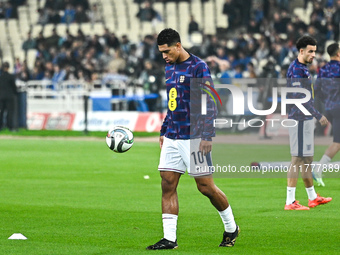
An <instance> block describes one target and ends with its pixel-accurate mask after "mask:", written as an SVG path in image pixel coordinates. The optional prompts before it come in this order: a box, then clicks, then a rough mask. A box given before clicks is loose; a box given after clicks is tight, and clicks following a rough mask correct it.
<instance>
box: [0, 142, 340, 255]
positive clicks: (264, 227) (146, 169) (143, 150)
mask: <svg viewBox="0 0 340 255" xmlns="http://www.w3.org/2000/svg"><path fill="white" fill-rule="evenodd" d="M324 149H325V147H324V146H316V158H319V157H320V156H321V155H322V153H323V151H324ZM287 150H288V147H287V146H280V145H270V146H268V145H261V146H260V145H226V146H225V151H226V154H225V157H227V158H230V159H232V160H233V161H234V162H236V163H237V164H247V165H248V164H249V163H250V162H251V161H253V160H257V161H271V160H289V154H288V153H287ZM278 155H282V156H280V157H281V158H278ZM287 156H288V158H287ZM338 158H339V157H338ZM158 159H159V147H158V144H157V143H151V142H150V143H146V142H145V143H144V142H143V143H142V142H140V143H138V142H136V143H135V144H134V146H133V147H132V149H131V150H130V151H129V152H127V153H124V154H117V153H113V152H111V151H110V150H109V149H108V148H107V146H106V144H105V139H104V138H103V140H102V141H74V140H72V141H70V140H49V139H20V138H15V139H1V140H0V254H6V255H10V254H13V255H21V254H25V255H30V254H32V255H33V254H34V255H40V254H41V255H48V254H61V255H65V254H71V255H74V254H82V255H84V254H156V253H157V254H160V253H162V254H339V253H338V252H339V249H340V246H339V240H340V231H339V230H340V223H339V222H340V214H339V211H340V202H339V201H340V200H339V197H340V185H339V179H335V178H333V179H326V180H325V183H326V187H324V188H320V187H316V189H317V192H320V193H321V195H325V196H331V197H333V201H332V202H331V203H330V204H327V205H323V206H319V207H316V208H313V209H311V210H310V211H284V210H283V207H284V203H285V196H286V180H285V179H284V178H276V179H274V178H273V179H269V178H262V179H261V178H254V179H251V178H243V179H238V178H216V179H215V182H216V183H217V185H218V186H219V187H220V188H221V189H222V190H223V191H224V192H225V193H226V194H227V196H228V199H229V202H230V204H231V205H232V208H233V212H234V215H235V218H236V221H237V223H238V224H239V226H240V228H241V233H240V236H239V238H238V239H237V242H236V245H235V247H232V248H219V247H218V245H219V243H220V241H221V238H222V232H223V225H222V222H221V220H220V217H219V215H218V213H217V212H216V210H215V209H214V208H213V207H212V206H211V204H210V203H209V201H208V199H207V198H205V197H203V196H202V195H201V194H200V193H199V192H198V191H197V189H196V187H195V183H194V180H193V179H192V178H190V177H188V175H184V176H183V177H182V178H181V181H180V184H179V188H178V193H179V203H180V214H179V221H178V243H179V248H178V249H177V250H175V251H162V252H155V251H146V250H145V247H146V246H148V245H150V244H153V243H154V242H156V241H158V240H159V239H160V238H161V237H162V222H161V206H160V203H161V190H160V177H159V173H158V171H157V165H158ZM145 175H149V176H150V179H144V176H145ZM297 198H298V199H299V200H300V203H301V204H303V205H306V204H307V195H306V192H305V189H304V187H303V183H302V181H301V180H299V183H298V188H297ZM13 233H22V234H23V235H25V236H26V237H27V238H28V239H27V240H8V237H9V236H10V235H12V234H13Z"/></svg>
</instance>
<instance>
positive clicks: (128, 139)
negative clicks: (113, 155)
mask: <svg viewBox="0 0 340 255" xmlns="http://www.w3.org/2000/svg"><path fill="white" fill-rule="evenodd" d="M106 144H107V146H109V148H110V149H111V150H113V151H114V152H119V153H122V152H126V151H128V150H129V149H130V148H131V147H132V145H133V133H132V131H131V130H130V129H128V128H127V127H123V126H115V127H113V128H112V129H110V130H109V132H108V133H107V135H106Z"/></svg>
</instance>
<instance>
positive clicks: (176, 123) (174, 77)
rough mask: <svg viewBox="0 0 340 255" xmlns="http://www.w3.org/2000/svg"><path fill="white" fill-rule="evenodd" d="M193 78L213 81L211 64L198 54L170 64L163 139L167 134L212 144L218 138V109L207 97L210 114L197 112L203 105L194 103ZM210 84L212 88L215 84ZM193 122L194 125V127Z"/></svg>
mask: <svg viewBox="0 0 340 255" xmlns="http://www.w3.org/2000/svg"><path fill="white" fill-rule="evenodd" d="M194 78H198V79H194ZM193 79H194V80H195V81H196V80H200V79H202V80H205V79H207V80H209V81H211V75H210V70H209V68H208V66H207V64H206V63H205V62H204V61H203V60H201V59H200V58H198V57H196V56H195V55H192V54H190V57H189V58H188V59H187V60H185V61H183V62H181V63H174V64H169V63H167V64H166V66H165V81H166V90H167V99H168V111H167V114H166V117H165V119H164V122H163V125H162V128H161V131H160V135H161V136H163V135H165V137H167V138H170V139H195V138H202V139H203V140H207V141H211V138H212V137H214V136H215V128H214V126H213V121H214V119H215V118H216V106H215V104H214V102H213V100H212V98H211V97H210V96H209V95H207V114H206V115H203V116H202V115H201V114H200V109H197V108H200V104H199V102H191V101H190V87H191V86H190V82H191V81H192V80H193ZM209 84H210V85H211V86H212V82H210V83H209ZM203 93H204V92H203ZM195 101H197V100H195ZM190 109H191V111H190ZM190 119H191V121H192V123H194V125H193V126H192V127H190Z"/></svg>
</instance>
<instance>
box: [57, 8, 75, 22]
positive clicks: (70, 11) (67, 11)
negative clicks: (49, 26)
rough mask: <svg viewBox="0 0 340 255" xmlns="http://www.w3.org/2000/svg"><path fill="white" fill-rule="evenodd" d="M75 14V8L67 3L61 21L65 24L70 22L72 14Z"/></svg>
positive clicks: (72, 17) (72, 18) (72, 20)
mask: <svg viewBox="0 0 340 255" xmlns="http://www.w3.org/2000/svg"><path fill="white" fill-rule="evenodd" d="M75 14H76V10H75V9H74V7H73V6H72V5H71V4H67V6H66V9H65V12H64V16H63V17H62V19H61V21H62V22H63V23H66V24H68V25H69V24H71V23H73V22H74V16H75Z"/></svg>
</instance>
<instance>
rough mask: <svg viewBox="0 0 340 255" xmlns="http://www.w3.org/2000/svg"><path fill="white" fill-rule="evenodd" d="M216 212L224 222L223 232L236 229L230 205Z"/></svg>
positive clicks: (230, 231)
mask: <svg viewBox="0 0 340 255" xmlns="http://www.w3.org/2000/svg"><path fill="white" fill-rule="evenodd" d="M218 213H219V214H220V216H221V219H222V222H223V224H224V230H225V232H228V233H234V232H235V230H236V223H235V219H234V215H233V211H232V210H231V207H230V205H229V206H228V208H227V209H225V210H224V211H218Z"/></svg>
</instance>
